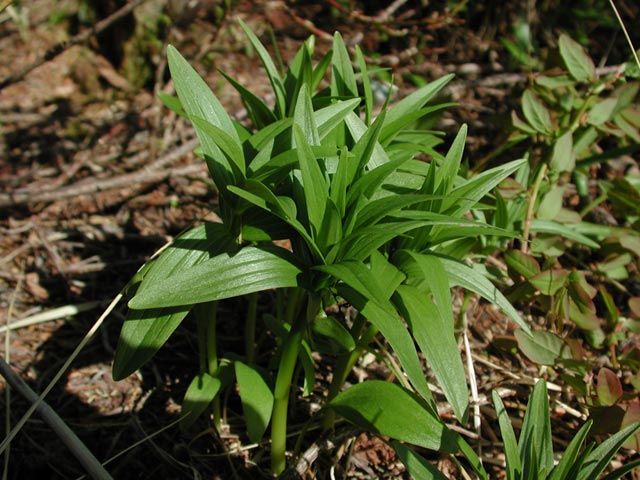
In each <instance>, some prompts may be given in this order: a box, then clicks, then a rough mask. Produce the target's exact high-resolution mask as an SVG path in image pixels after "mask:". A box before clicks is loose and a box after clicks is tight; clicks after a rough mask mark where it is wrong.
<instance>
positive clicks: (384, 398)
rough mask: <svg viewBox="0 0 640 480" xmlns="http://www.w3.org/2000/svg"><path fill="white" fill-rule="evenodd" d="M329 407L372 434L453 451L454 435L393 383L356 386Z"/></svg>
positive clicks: (415, 399) (340, 394)
mask: <svg viewBox="0 0 640 480" xmlns="http://www.w3.org/2000/svg"><path fill="white" fill-rule="evenodd" d="M329 405H330V406H331V408H333V409H334V410H335V411H336V412H337V413H338V414H339V415H341V416H343V417H344V418H346V419H347V420H348V421H350V422H351V423H353V424H355V425H358V426H360V427H364V428H367V429H368V430H370V431H372V432H374V433H376V434H379V435H385V436H387V437H391V438H394V439H396V440H401V441H404V442H408V443H411V444H413V445H418V446H420V447H424V448H429V449H431V450H437V451H441V452H448V453H453V452H455V451H456V448H455V444H456V441H455V437H456V434H454V433H453V432H451V431H449V430H448V429H447V428H446V427H445V426H444V424H443V423H442V422H441V421H440V419H439V418H438V417H436V416H434V415H433V414H432V413H431V412H430V411H429V410H428V409H426V408H424V406H423V405H422V403H421V402H420V401H419V400H418V399H417V398H415V397H414V396H413V395H412V394H411V393H409V392H408V391H407V390H405V389H403V388H402V387H399V386H398V385H395V384H393V383H389V382H383V381H380V380H371V381H368V382H364V383H360V384H358V385H355V386H353V387H351V388H349V389H347V390H345V391H343V392H341V393H339V394H338V396H336V398H334V399H333V400H332V401H331V402H330V403H329Z"/></svg>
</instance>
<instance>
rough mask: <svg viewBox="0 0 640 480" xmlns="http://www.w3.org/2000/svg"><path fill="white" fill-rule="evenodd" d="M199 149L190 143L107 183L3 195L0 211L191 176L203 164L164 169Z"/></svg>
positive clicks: (106, 181) (94, 182)
mask: <svg viewBox="0 0 640 480" xmlns="http://www.w3.org/2000/svg"><path fill="white" fill-rule="evenodd" d="M197 145H198V140H197V139H191V140H189V141H187V142H186V143H185V144H183V145H180V146H179V147H177V148H175V149H173V150H171V151H170V152H169V153H167V154H166V155H163V156H162V157H160V158H159V159H157V160H156V161H155V162H153V163H152V164H151V165H148V166H147V167H145V168H143V169H141V170H138V171H135V172H131V173H125V174H123V175H118V176H115V177H111V178H105V179H104V180H98V181H93V182H85V181H83V182H82V183H76V184H74V185H67V186H64V187H61V188H57V189H55V190H45V191H42V190H39V191H33V190H29V189H25V190H20V191H16V192H10V193H2V194H0V208H6V207H12V206H15V205H23V204H26V203H40V202H52V201H55V200H61V199H63V198H71V197H76V196H78V195H90V194H94V193H98V192H103V191H105V190H111V189H115V188H122V187H125V186H131V185H137V184H142V183H155V182H160V181H162V180H164V179H166V178H168V177H170V176H172V175H190V174H193V173H196V172H199V171H200V170H202V164H200V163H198V164H193V165H187V166H185V167H181V168H177V169H175V168H164V167H166V166H167V165H169V164H171V163H173V162H175V161H176V160H178V159H180V158H181V157H183V156H184V155H186V154H187V153H189V152H190V151H192V150H193V149H194V148H195V147H196V146H197Z"/></svg>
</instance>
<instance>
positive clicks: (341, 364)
mask: <svg viewBox="0 0 640 480" xmlns="http://www.w3.org/2000/svg"><path fill="white" fill-rule="evenodd" d="M366 324H367V319H366V318H364V317H363V316H362V315H358V316H357V317H356V320H355V322H354V323H353V327H352V328H351V336H352V337H353V338H356V339H357V338H358V337H360V339H359V340H358V342H357V344H356V348H354V349H353V350H352V351H350V352H349V353H345V354H344V355H341V356H340V357H338V362H337V364H336V371H335V373H334V375H333V379H332V380H331V385H329V392H328V394H327V399H326V401H325V404H326V403H329V402H330V401H331V400H333V399H334V398H335V397H336V395H338V393H340V390H341V389H342V386H343V385H344V382H346V381H347V377H348V376H349V372H351V370H353V367H354V366H355V364H356V362H357V361H358V359H359V358H360V354H361V352H362V350H363V349H364V347H366V345H367V344H368V343H369V342H370V341H371V339H372V338H373V337H375V335H376V334H377V333H378V330H377V329H376V328H375V327H373V326H372V327H373V328H370V329H368V330H367V331H366V332H365V333H364V334H362V330H363V329H364V327H365V325H366ZM361 334H362V336H361ZM335 418H336V414H335V412H334V411H333V410H332V409H327V411H326V412H325V414H324V423H323V428H324V430H325V431H327V430H331V429H333V426H334V424H335Z"/></svg>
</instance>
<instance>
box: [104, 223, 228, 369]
mask: <svg viewBox="0 0 640 480" xmlns="http://www.w3.org/2000/svg"><path fill="white" fill-rule="evenodd" d="M233 245H234V240H233V238H232V237H231V236H230V235H229V233H228V231H227V228H226V226H225V225H223V224H221V223H211V222H207V223H205V224H203V225H199V226H197V227H195V228H193V229H191V230H189V231H187V232H186V233H184V234H183V235H180V236H179V237H178V238H176V239H175V240H174V241H173V243H172V244H171V245H169V246H168V247H167V248H166V249H165V250H164V251H163V252H162V253H161V254H160V255H159V256H158V257H157V258H156V259H155V260H152V261H151V262H150V263H148V264H147V265H145V267H144V268H143V270H142V271H141V273H142V277H143V278H142V283H140V285H138V286H137V293H140V292H144V291H146V290H147V289H149V288H152V287H153V285H155V284H156V283H157V282H162V281H164V280H165V279H166V278H167V277H169V276H171V275H176V274H180V273H181V272H185V271H189V270H190V269H191V268H193V267H194V266H195V265H198V264H201V263H202V262H204V261H206V260H208V259H209V258H211V257H212V256H215V255H218V254H219V253H220V252H222V251H225V250H226V249H229V248H231V247H232V246H233ZM191 305H192V302H191V301H190V299H189V298H187V299H186V302H185V303H184V304H183V305H182V306H180V307H177V308H176V307H171V308H151V309H145V310H139V311H134V310H130V311H129V312H128V313H127V318H126V320H125V322H124V324H123V326H122V330H121V331H120V339H119V340H118V346H117V348H116V354H115V360H114V364H113V377H114V378H115V379H118V380H119V379H122V378H125V377H126V376H128V375H130V374H131V373H133V372H135V371H136V370H137V369H138V368H140V367H141V366H142V365H143V364H145V363H146V362H147V361H148V360H149V359H150V358H151V357H152V356H153V355H154V354H155V353H156V352H157V351H158V349H159V348H160V347H161V346H162V345H164V343H165V342H166V341H167V340H168V339H169V337H170V336H171V334H172V333H173V331H174V330H175V329H176V328H177V327H178V325H180V322H182V320H183V319H184V317H185V316H186V315H187V313H189V310H190V309H191Z"/></svg>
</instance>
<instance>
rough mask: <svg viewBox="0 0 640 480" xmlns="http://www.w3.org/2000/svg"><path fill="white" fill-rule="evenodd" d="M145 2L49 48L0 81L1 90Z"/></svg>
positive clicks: (132, 4) (135, 0) (138, 0)
mask: <svg viewBox="0 0 640 480" xmlns="http://www.w3.org/2000/svg"><path fill="white" fill-rule="evenodd" d="M145 1H146V0H133V1H132V2H130V3H127V4H126V5H124V6H123V7H121V8H120V9H118V10H116V11H115V12H113V13H112V14H111V15H109V16H108V17H107V18H105V19H103V20H100V21H99V22H98V23H96V24H95V25H94V26H93V27H91V28H89V29H88V30H86V31H84V32H82V33H79V34H78V35H76V36H75V37H73V38H71V39H70V40H66V41H63V42H60V43H57V44H56V45H54V46H53V47H51V48H49V49H48V50H47V51H46V52H45V54H44V55H43V56H42V57H40V58H39V59H37V60H36V61H35V62H33V63H31V64H30V65H27V66H26V67H24V68H23V69H22V70H20V71H18V72H16V73H13V74H11V75H9V76H8V77H7V78H5V79H4V80H2V81H0V90H2V89H3V88H5V87H8V86H9V85H12V84H14V83H17V82H19V81H20V80H22V79H23V78H24V77H26V76H27V74H28V73H29V72H31V71H33V70H35V69H36V68H38V67H39V66H40V65H42V64H44V63H46V62H48V61H50V60H53V59H54V58H56V57H57V56H58V55H60V54H61V53H63V52H64V51H65V50H67V49H69V48H70V47H73V46H74V45H80V44H81V43H84V42H86V41H87V40H89V39H90V38H91V37H93V36H94V35H96V34H98V33H100V32H102V31H103V30H105V29H106V28H108V27H109V26H110V25H111V24H113V23H114V22H116V21H117V20H119V19H121V18H122V17H124V16H126V15H128V14H129V13H131V12H132V11H133V9H134V8H136V7H137V6H139V5H141V4H142V3H143V2H145Z"/></svg>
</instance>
